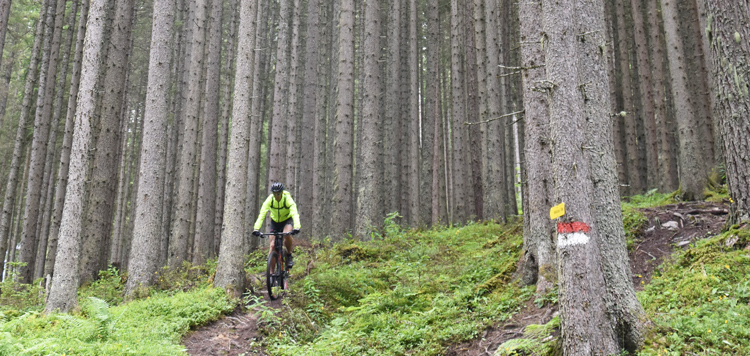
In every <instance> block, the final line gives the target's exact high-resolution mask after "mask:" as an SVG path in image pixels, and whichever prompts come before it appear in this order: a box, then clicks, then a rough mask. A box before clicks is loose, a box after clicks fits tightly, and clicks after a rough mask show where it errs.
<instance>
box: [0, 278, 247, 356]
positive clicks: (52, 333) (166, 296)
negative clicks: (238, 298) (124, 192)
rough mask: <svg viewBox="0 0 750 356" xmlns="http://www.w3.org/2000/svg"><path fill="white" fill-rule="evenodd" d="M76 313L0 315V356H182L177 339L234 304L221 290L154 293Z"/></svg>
mask: <svg viewBox="0 0 750 356" xmlns="http://www.w3.org/2000/svg"><path fill="white" fill-rule="evenodd" d="M80 305H81V310H80V312H76V313H71V314H51V315H43V314H40V313H39V312H38V311H28V312H26V313H24V314H22V315H7V314H0V355H184V347H183V346H182V345H181V344H180V339H181V337H182V335H184V334H185V333H186V332H187V331H188V330H189V329H190V328H191V327H194V326H196V325H203V324H205V323H208V322H209V321H212V320H216V319H217V318H218V317H219V316H220V315H222V314H224V313H227V312H229V311H231V310H232V309H234V307H235V304H234V303H233V302H232V301H231V300H230V298H228V297H227V295H226V293H225V292H224V291H223V290H221V289H214V288H200V289H195V290H193V291H191V292H172V293H167V292H157V293H154V294H153V295H152V296H150V297H147V298H146V299H141V300H136V301H133V302H129V303H124V304H121V305H119V306H112V307H110V306H109V305H108V304H107V302H106V301H104V300H103V299H100V298H95V297H88V298H85V299H81V300H80Z"/></svg>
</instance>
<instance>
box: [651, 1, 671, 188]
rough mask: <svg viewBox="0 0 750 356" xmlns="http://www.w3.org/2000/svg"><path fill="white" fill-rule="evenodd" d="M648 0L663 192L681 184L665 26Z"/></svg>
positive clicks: (654, 6)
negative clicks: (671, 127) (670, 115)
mask: <svg viewBox="0 0 750 356" xmlns="http://www.w3.org/2000/svg"><path fill="white" fill-rule="evenodd" d="M643 1H645V2H646V6H647V12H648V32H649V34H648V35H649V48H650V49H651V52H650V64H651V74H652V79H653V97H654V98H655V100H654V116H655V121H656V134H657V142H658V155H657V159H658V164H659V177H658V188H659V190H661V191H663V192H671V191H674V190H675V189H677V186H678V184H679V181H678V177H679V175H678V174H677V163H676V161H675V155H674V154H673V153H672V145H671V142H672V138H671V135H672V132H671V131H672V130H669V126H668V125H667V121H668V120H667V103H666V101H665V100H664V99H662V98H665V97H666V85H667V81H666V79H665V73H664V67H665V63H664V62H665V61H664V57H665V54H664V38H663V37H662V26H661V20H660V16H659V14H660V12H659V8H658V3H657V2H656V1H649V0H643Z"/></svg>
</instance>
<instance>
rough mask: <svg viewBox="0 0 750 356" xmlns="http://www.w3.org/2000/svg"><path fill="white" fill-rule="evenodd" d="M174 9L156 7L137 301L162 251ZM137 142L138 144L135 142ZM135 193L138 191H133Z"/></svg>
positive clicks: (132, 285)
mask: <svg viewBox="0 0 750 356" xmlns="http://www.w3.org/2000/svg"><path fill="white" fill-rule="evenodd" d="M174 16H175V5H174V2H172V1H169V0H167V1H162V0H157V1H156V2H155V3H154V22H153V28H152V30H151V52H150V55H149V65H148V68H149V70H148V86H147V88H148V89H147V92H146V100H145V103H146V107H145V113H144V118H143V121H142V122H143V129H142V130H141V136H142V137H144V139H143V141H142V146H141V147H140V149H141V151H140V152H141V154H140V158H139V162H140V163H139V164H138V172H139V173H138V179H137V182H136V184H137V191H135V192H134V194H132V196H133V197H135V199H132V200H131V201H132V202H134V203H135V209H134V210H135V213H134V214H133V215H134V216H133V218H132V220H131V221H133V235H132V236H133V237H132V242H131V248H132V250H133V251H134V252H135V253H131V254H130V260H129V263H128V282H127V284H126V286H125V295H126V296H127V298H135V297H137V296H138V295H139V294H140V293H141V292H142V291H143V289H144V288H147V287H148V286H150V285H151V284H152V283H153V282H154V280H155V276H154V274H155V272H156V270H157V268H158V267H159V265H158V263H159V262H160V258H159V255H160V251H161V250H162V246H161V241H162V238H163V237H162V236H163V235H162V229H164V228H166V226H164V225H163V224H162V216H161V214H162V212H163V209H162V203H163V197H164V192H163V190H164V183H163V182H164V177H165V173H166V172H165V168H166V152H165V151H166V148H167V142H166V141H167V135H166V131H167V121H168V119H169V111H170V105H169V89H170V85H169V83H170V77H171V75H170V74H171V73H170V68H169V66H170V62H171V60H172V45H173V43H172V40H173V32H172V31H173V24H174ZM134 141H135V140H134ZM133 189H134V190H135V189H136V187H134V188H133ZM136 251H137V252H136Z"/></svg>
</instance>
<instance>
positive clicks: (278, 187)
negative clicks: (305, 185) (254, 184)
mask: <svg viewBox="0 0 750 356" xmlns="http://www.w3.org/2000/svg"><path fill="white" fill-rule="evenodd" d="M269 210H271V232H291V233H292V235H296V234H299V229H300V223H299V213H298V212H297V204H295V203H294V199H292V195H291V194H289V192H288V191H286V190H284V185H283V184H281V183H280V182H275V183H273V184H272V185H271V195H269V196H268V198H267V199H266V201H265V202H263V205H262V206H261V208H260V214H258V219H257V220H256V221H255V226H254V227H253V228H254V229H255V230H253V235H255V236H260V227H261V225H263V220H265V218H266V213H267V212H268V211H269ZM292 222H294V228H292ZM293 244H294V239H293V238H292V236H290V235H284V247H286V250H287V255H286V265H287V268H292V266H294V262H293V261H292V246H293ZM273 245H274V240H271V246H270V249H269V250H268V251H269V253H270V252H271V251H273V247H274V246H273Z"/></svg>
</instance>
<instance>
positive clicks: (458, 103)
mask: <svg viewBox="0 0 750 356" xmlns="http://www.w3.org/2000/svg"><path fill="white" fill-rule="evenodd" d="M458 4H459V2H458V1H457V0H451V77H450V78H451V91H452V95H451V98H452V100H453V102H452V105H451V108H452V110H451V123H452V130H451V133H452V137H451V138H452V142H451V143H452V148H453V149H452V150H449V151H450V152H451V154H452V157H453V158H452V162H453V165H452V167H451V168H452V169H451V176H452V177H453V184H452V189H453V195H452V196H453V198H452V199H453V203H454V204H453V209H452V216H453V219H452V221H453V222H458V223H463V222H464V221H465V220H466V218H468V217H469V216H470V214H467V212H468V210H470V209H471V210H473V207H470V206H467V205H473V204H474V199H467V197H473V192H474V191H473V190H472V189H471V188H470V187H468V186H467V184H469V182H471V172H470V171H469V170H467V169H466V168H467V162H466V159H465V157H466V156H467V155H466V152H465V148H464V145H465V144H467V143H468V142H469V140H466V138H465V137H466V134H465V131H466V129H465V127H464V122H466V113H465V96H464V87H463V80H464V71H463V69H462V68H463V64H462V63H463V56H462V50H461V49H462V45H461V44H462V43H463V41H464V36H463V31H462V27H461V24H462V22H461V15H460V8H459V5H458Z"/></svg>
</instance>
